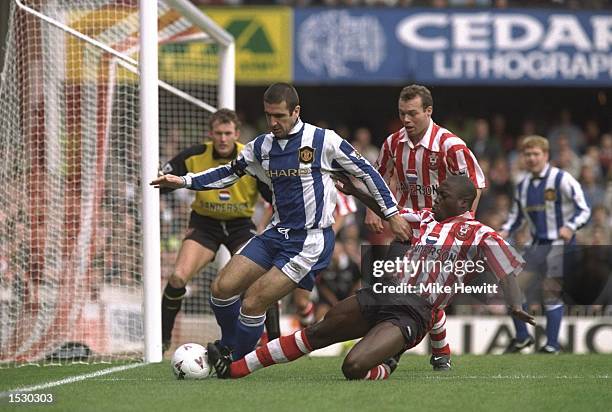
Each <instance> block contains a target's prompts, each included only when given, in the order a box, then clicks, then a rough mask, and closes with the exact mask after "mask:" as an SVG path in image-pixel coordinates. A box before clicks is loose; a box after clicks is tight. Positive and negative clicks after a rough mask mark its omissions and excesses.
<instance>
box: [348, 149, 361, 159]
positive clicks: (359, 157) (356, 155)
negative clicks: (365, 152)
mask: <svg viewBox="0 0 612 412" xmlns="http://www.w3.org/2000/svg"><path fill="white" fill-rule="evenodd" d="M351 156H353V157H355V158H357V159H359V160H363V156H362V155H361V153H359V152H358V151H357V150H353V152H352V153H351Z"/></svg>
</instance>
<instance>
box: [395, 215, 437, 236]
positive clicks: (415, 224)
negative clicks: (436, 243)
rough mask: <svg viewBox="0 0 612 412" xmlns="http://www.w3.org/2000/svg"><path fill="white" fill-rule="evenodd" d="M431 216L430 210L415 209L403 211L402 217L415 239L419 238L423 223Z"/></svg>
mask: <svg viewBox="0 0 612 412" xmlns="http://www.w3.org/2000/svg"><path fill="white" fill-rule="evenodd" d="M428 214H429V215H430V214H431V211H430V210H429V209H423V210H414V209H402V210H400V215H401V216H402V217H403V218H404V219H406V221H407V222H408V224H409V225H410V228H411V229H412V236H413V237H414V238H417V237H419V235H420V231H421V221H422V220H423V218H424V217H426V216H427V215H428Z"/></svg>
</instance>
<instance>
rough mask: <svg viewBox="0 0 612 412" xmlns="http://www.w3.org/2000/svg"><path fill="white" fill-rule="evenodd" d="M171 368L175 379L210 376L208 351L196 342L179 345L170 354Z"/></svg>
mask: <svg viewBox="0 0 612 412" xmlns="http://www.w3.org/2000/svg"><path fill="white" fill-rule="evenodd" d="M172 370H173V371H174V375H175V376H176V379H205V378H208V377H209V376H210V365H209V364H208V351H207V350H206V348H205V347H204V346H202V345H198V344H197V343H186V344H184V345H181V346H179V347H178V348H177V349H176V351H175V352H174V355H173V356H172Z"/></svg>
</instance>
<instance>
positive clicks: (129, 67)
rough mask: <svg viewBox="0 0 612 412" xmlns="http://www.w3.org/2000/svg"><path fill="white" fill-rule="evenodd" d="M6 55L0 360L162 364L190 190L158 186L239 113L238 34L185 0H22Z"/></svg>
mask: <svg viewBox="0 0 612 412" xmlns="http://www.w3.org/2000/svg"><path fill="white" fill-rule="evenodd" d="M153 4H157V6H158V7H157V8H155V7H150V6H151V5H153ZM139 5H140V7H139ZM145 5H146V6H149V7H145ZM5 48H6V57H5V62H4V66H3V69H2V76H1V79H0V91H1V94H2V96H3V99H2V101H0V179H1V180H2V181H3V185H1V186H0V367H3V366H11V365H17V364H28V363H33V364H38V365H40V364H57V363H62V362H64V361H88V362H89V361H102V362H106V361H113V360H125V359H135V360H142V359H144V360H145V361H146V362H158V361H160V360H161V325H160V323H161V319H160V304H161V293H160V291H161V287H162V285H163V284H165V280H164V279H163V277H164V276H167V275H168V274H169V273H168V271H169V269H170V268H171V267H172V265H173V263H174V258H175V256H176V252H177V249H178V245H179V244H180V239H181V238H182V235H183V231H184V230H185V228H186V222H187V218H188V214H189V213H188V211H189V203H190V199H191V197H190V194H189V193H187V191H176V192H175V193H173V194H172V195H170V196H165V197H164V198H162V199H161V205H160V198H159V195H158V193H157V191H156V190H154V189H152V188H151V187H149V186H148V182H149V181H150V180H152V179H153V178H154V177H155V175H156V173H157V170H158V167H159V164H160V162H163V161H165V160H168V159H169V158H170V157H172V156H174V155H175V154H177V153H178V151H180V150H182V149H185V148H187V147H189V146H191V145H193V144H196V143H201V142H202V141H203V139H204V138H205V137H206V134H207V132H208V118H209V116H210V114H211V113H212V112H214V111H215V110H216V109H217V108H221V107H227V108H231V109H233V108H234V104H235V97H234V81H235V80H234V79H235V77H234V64H235V58H234V53H235V48H234V40H233V37H232V36H231V35H230V34H229V33H227V32H226V31H225V30H223V29H222V28H221V27H219V26H218V25H216V24H215V23H214V22H213V21H212V20H211V19H210V18H209V17H208V16H206V15H205V14H204V13H202V12H201V11H200V10H199V9H198V8H197V7H195V6H194V5H193V4H192V3H190V2H189V1H187V0H159V1H155V0H71V1H65V0H13V1H12V4H11V11H10V21H9V30H8V34H7V41H6V47H5ZM158 55H159V59H158ZM158 96H159V98H158ZM158 134H159V138H158ZM160 209H161V219H160ZM160 222H161V238H160ZM160 245H161V246H160ZM160 261H161V265H162V268H160ZM214 271H215V268H214V267H212V268H209V272H208V273H205V274H202V280H200V281H198V282H195V283H196V285H197V286H195V287H194V291H193V293H192V297H191V303H189V299H187V301H188V302H186V303H187V312H189V313H190V314H192V315H193V316H186V317H188V319H187V321H188V322H187V324H188V325H190V327H191V325H192V324H194V322H195V324H197V325H208V324H209V320H208V317H207V316H208V315H207V314H208V313H209V312H208V309H207V307H206V302H205V299H204V298H203V297H202V296H204V295H205V294H206V291H205V290H204V289H206V287H207V286H206V284H207V282H209V281H210V278H211V277H212V276H214ZM143 308H144V310H143ZM177 323H178V327H179V329H180V324H181V319H180V317H179V320H178V322H177ZM205 327H208V326H205ZM208 328H209V329H210V328H212V327H208ZM207 333H210V331H208V332H207Z"/></svg>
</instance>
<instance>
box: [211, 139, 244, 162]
mask: <svg viewBox="0 0 612 412" xmlns="http://www.w3.org/2000/svg"><path fill="white" fill-rule="evenodd" d="M212 149H213V152H212V157H213V159H235V158H236V156H238V145H237V144H236V143H234V150H232V153H230V154H229V156H221V155H220V154H219V153H218V152H217V150H216V149H215V145H214V144H213V145H212Z"/></svg>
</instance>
